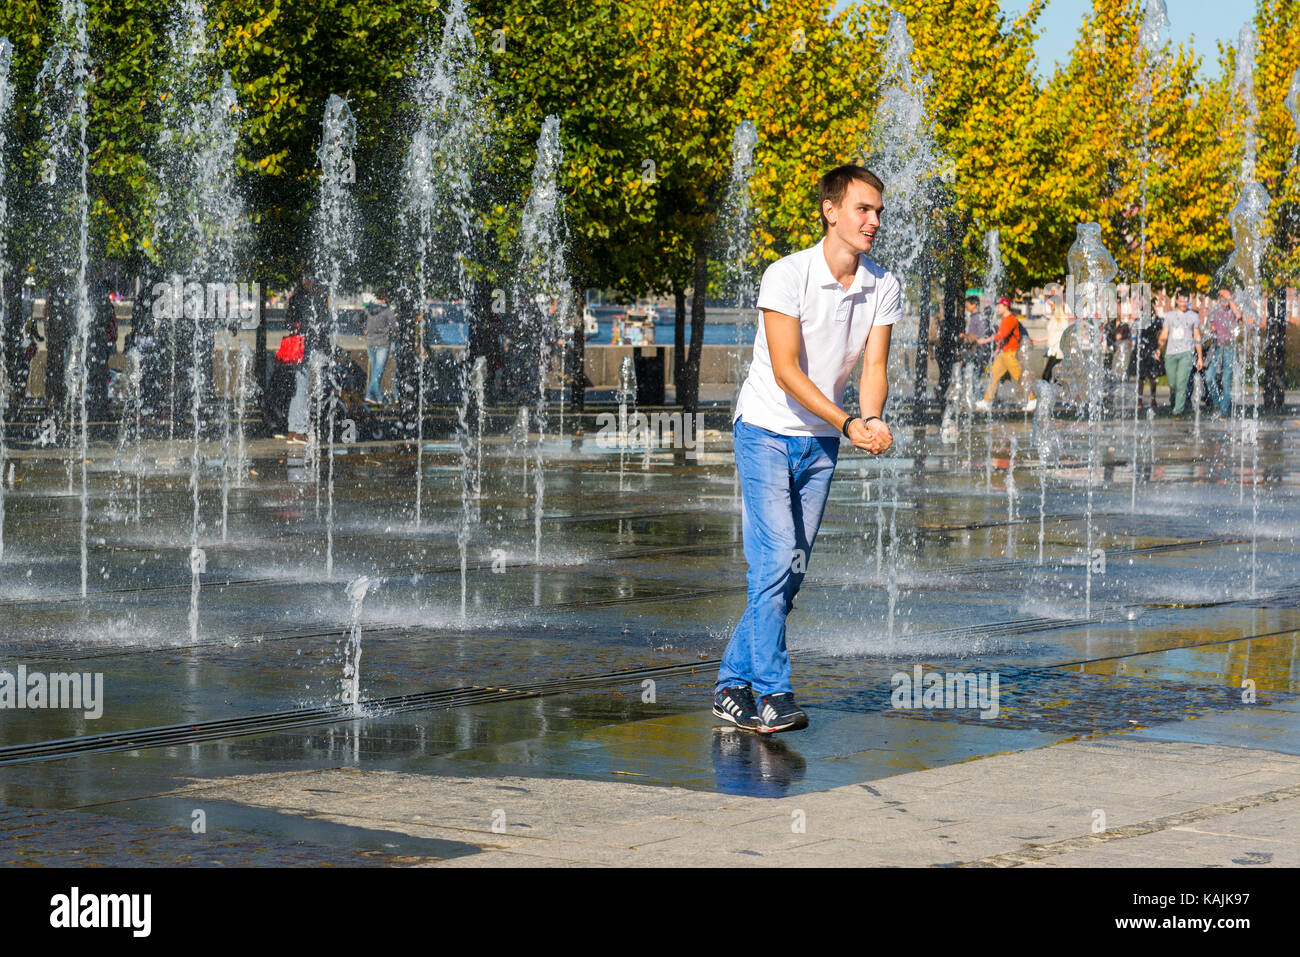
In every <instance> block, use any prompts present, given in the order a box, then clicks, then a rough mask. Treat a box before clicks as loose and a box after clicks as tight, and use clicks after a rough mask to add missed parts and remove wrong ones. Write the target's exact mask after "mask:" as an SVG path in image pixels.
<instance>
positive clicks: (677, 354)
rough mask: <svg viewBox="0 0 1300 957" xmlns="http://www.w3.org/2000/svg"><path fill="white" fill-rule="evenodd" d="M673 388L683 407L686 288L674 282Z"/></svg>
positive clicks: (679, 403)
mask: <svg viewBox="0 0 1300 957" xmlns="http://www.w3.org/2000/svg"><path fill="white" fill-rule="evenodd" d="M673 305H674V307H675V310H674V313H673V386H674V388H675V389H676V390H677V404H678V405H681V401H682V399H681V388H682V370H683V369H684V368H685V366H686V287H685V286H683V285H682V284H681V283H679V282H677V281H676V280H674V281H673Z"/></svg>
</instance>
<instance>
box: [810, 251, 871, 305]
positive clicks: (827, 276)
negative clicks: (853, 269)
mask: <svg viewBox="0 0 1300 957" xmlns="http://www.w3.org/2000/svg"><path fill="white" fill-rule="evenodd" d="M825 243H826V237H825V236H823V237H822V238H821V239H820V240H818V242H817V245H816V246H814V247H813V275H814V278H815V279H816V280H817V285H819V286H833V287H834V288H835V289H837V290H839V291H840V292H841V293H843V294H844V295H846V296H847V295H850V294H852V293H855V292H862V291H863V290H866V289H871V288H874V287H875V285H876V277H875V275H874V274H873V273H872V272H871V270H870V269H868V268H867V263H866V257H865V256H861V255H860V256H858V271H857V273H856V274H855V275H854V277H853V282H851V283H849V288H848V289H845V288H844V287H843V286H841V285H840V281H839V280H838V279H836V278H835V277H834V276H833V275H831V267H830V266H829V265H827V263H826V250H825V248H824V247H825Z"/></svg>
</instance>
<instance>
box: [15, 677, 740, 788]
mask: <svg viewBox="0 0 1300 957" xmlns="http://www.w3.org/2000/svg"><path fill="white" fill-rule="evenodd" d="M719 663H720V659H714V660H710V661H700V662H692V663H689V664H674V665H658V666H652V667H646V668H635V669H628V670H624V671H616V672H606V673H602V674H594V675H580V676H576V677H572V678H563V679H553V680H550V681H540V682H533V683H530V684H521V685H519V686H518V687H515V688H500V687H495V688H494V687H485V686H481V685H469V686H466V687H460V688H449V689H444V690H439V691H425V692H417V693H415V694H407V695H394V696H391V697H387V698H372V699H368V700H365V701H362V702H360V703H359V708H360V709H361V710H360V713H358V712H356V711H354V710H353V709H352V707H351V706H349V705H333V706H330V707H321V708H298V709H294V710H291V711H277V712H271V713H268V714H258V715H247V716H243V717H237V718H222V719H217V720H213V721H195V722H187V723H185V724H172V725H161V726H157V727H152V728H135V729H127V730H124V731H109V732H104V733H102V734H91V735H79V736H77V737H72V738H59V739H53V740H48V741H38V742H32V743H25V744H14V745H7V746H5V747H0V765H5V764H21V763H25V762H29V761H45V760H56V759H61V758H67V757H74V756H77V755H80V754H102V753H109V752H120V751H138V750H143V749H146V748H158V747H175V746H179V745H185V744H195V743H198V742H200V741H212V740H220V739H223V738H234V737H242V736H246V735H254V734H265V733H268V732H274V731H280V730H287V729H289V728H296V727H307V726H311V725H324V724H340V723H344V722H348V721H363V720H366V719H369V718H384V717H388V716H390V715H395V714H405V713H409V712H412V711H446V710H451V709H452V708H462V707H466V706H468V705H476V704H491V703H495V702H498V701H515V700H519V699H524V698H541V697H549V696H552V695H558V694H565V693H568V692H571V691H575V690H578V689H580V688H584V687H602V686H608V685H618V684H623V683H625V682H628V681H639V680H642V679H644V678H646V677H658V678H673V677H682V676H686V675H690V674H694V673H695V671H697V670H699V669H700V668H703V667H706V666H714V665H717V664H719Z"/></svg>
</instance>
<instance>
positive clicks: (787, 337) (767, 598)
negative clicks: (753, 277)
mask: <svg viewBox="0 0 1300 957" xmlns="http://www.w3.org/2000/svg"><path fill="white" fill-rule="evenodd" d="M883 192H884V184H883V183H881V181H880V179H879V178H878V177H877V176H876V175H875V174H874V173H872V172H871V171H870V170H867V169H864V168H863V167H861V166H852V165H849V166H839V167H836V168H835V169H833V170H831V171H830V172H828V173H827V174H826V175H825V176H823V177H822V178H821V183H820V188H819V197H818V198H819V200H820V206H821V222H822V233H823V235H822V239H821V241H820V242H819V243H817V245H815V246H813V247H811V248H809V249H804V250H801V251H799V252H797V253H794V254H793V255H790V256H786V257H785V258H784V259H780V260H777V261H776V262H774V263H773V264H772V265H770V266H769V267H768V268H767V271H766V272H765V273H764V274H763V283H762V286H761V287H760V289H759V294H758V308H759V310H760V311H761V316H760V318H759V323H758V330H757V334H756V336H755V338H754V360H753V362H752V364H751V365H750V369H749V375H748V377H747V378H746V379H745V383H744V385H743V386H742V387H741V390H740V395H739V397H738V398H737V401H736V410H735V414H734V416H733V423H732V434H733V436H734V439H735V449H736V470H737V472H738V473H739V475H740V486H741V492H742V495H743V499H744V510H745V511H744V522H743V529H744V542H745V560H746V562H747V563H748V565H749V571H748V574H747V576H746V581H747V583H748V586H749V590H748V600H747V602H746V604H745V613H744V615H743V616H742V617H741V619H740V622H739V624H737V625H736V630H735V631H734V632H733V633H732V636H731V642H730V643H729V644H728V645H727V650H726V653H725V654H724V655H723V658H722V668H721V669H720V670H719V672H718V680H717V683H716V684H715V686H714V696H713V713H714V714H715V715H717V716H718V717H720V718H724V719H726V720H728V721H731V722H734V723H735V724H737V725H739V726H740V727H742V728H749V729H752V730H755V731H759V732H762V733H771V732H775V731H792V730H798V729H800V728H806V727H807V726H808V716H807V715H806V714H805V713H804V712H803V711H802V710H801V709H800V708H799V706H798V705H797V704H796V703H795V700H794V693H793V691H792V689H791V685H790V657H789V655H788V654H787V653H786V646H785V619H786V616H787V615H788V614H789V613H790V610H791V609H792V608H793V607H794V597H795V594H796V593H797V592H798V591H799V586H800V585H801V584H802V582H803V577H804V571H805V569H806V568H807V562H808V557H809V554H810V553H811V551H812V546H813V542H814V540H815V539H816V537H817V529H818V527H819V526H820V525H821V520H822V512H823V511H824V509H825V507H826V498H827V495H828V493H829V491H830V483H831V476H832V475H833V474H834V472H835V463H836V461H837V460H838V457H839V449H840V437H841V435H843V436H844V437H846V438H848V440H849V441H850V442H852V443H853V445H854V447H855V448H859V449H862V450H863V451H865V452H871V453H872V454H873V455H878V454H879V453H881V452H884V451H885V450H886V449H888V448H889V446H890V445H891V444H892V442H893V436H892V435H891V434H890V431H889V427H888V426H887V425H886V424H885V422H884V420H883V419H882V418H881V414H882V413H883V411H884V408H885V397H886V395H887V394H888V384H887V383H886V381H885V367H886V363H887V361H888V359H889V337H890V327H891V326H892V325H893V324H894V323H895V322H896V321H897V320H898V319H899V317H900V316H901V314H902V303H901V296H900V287H899V283H898V280H897V279H895V278H894V276H893V275H891V274H890V273H888V272H886V271H885V270H884V269H882V268H881V267H880V266H878V265H877V264H876V263H874V262H872V261H871V260H870V259H868V258H867V255H866V254H867V253H868V252H869V251H870V250H871V244H872V242H873V241H874V239H875V236H876V231H877V230H878V229H879V228H880V214H881V211H882V209H883V208H884V206H883V202H882V199H881V194H882V193H883ZM859 356H862V377H861V380H860V382H859V389H858V392H859V396H860V399H859V402H860V405H861V409H862V416H861V417H858V416H851V415H849V414H848V413H846V412H845V411H844V410H843V409H842V408H841V405H842V403H843V401H844V387H845V386H846V385H847V383H848V379H849V375H850V374H851V373H852V371H853V367H854V365H855V364H856V363H857V360H858V357H859ZM755 695H757V696H758V700H757V701H755Z"/></svg>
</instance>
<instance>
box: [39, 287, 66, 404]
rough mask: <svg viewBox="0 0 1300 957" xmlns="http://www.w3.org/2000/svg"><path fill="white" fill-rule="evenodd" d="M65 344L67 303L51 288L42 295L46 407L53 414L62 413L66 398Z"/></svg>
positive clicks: (61, 295)
mask: <svg viewBox="0 0 1300 957" xmlns="http://www.w3.org/2000/svg"><path fill="white" fill-rule="evenodd" d="M67 347H68V309H67V302H66V300H65V299H64V297H63V294H62V292H61V291H58V290H55V289H54V288H53V287H50V288H49V289H48V290H47V291H46V294H45V406H46V408H47V409H48V410H49V414H50V415H53V416H55V417H58V416H61V415H62V414H63V405H64V403H65V402H66V401H67V399H68V390H67V379H66V378H65V373H66V372H67V362H66V354H65V353H66V350H67Z"/></svg>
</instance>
